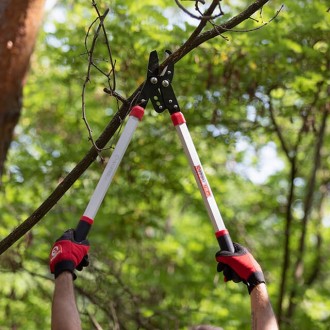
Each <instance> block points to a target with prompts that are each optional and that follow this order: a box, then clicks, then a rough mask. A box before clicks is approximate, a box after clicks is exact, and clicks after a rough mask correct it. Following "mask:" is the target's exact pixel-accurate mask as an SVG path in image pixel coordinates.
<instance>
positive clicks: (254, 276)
mask: <svg viewBox="0 0 330 330" xmlns="http://www.w3.org/2000/svg"><path fill="white" fill-rule="evenodd" d="M233 245H234V248H235V252H234V253H232V252H229V251H218V252H217V253H216V255H215V257H216V260H217V262H218V267H217V270H218V272H223V275H224V280H225V282H227V281H234V282H235V283H238V282H243V283H244V284H246V286H247V288H248V291H249V294H251V291H252V290H253V288H254V287H255V286H257V285H258V284H260V283H265V277H264V274H263V272H262V269H261V267H260V265H259V264H258V263H257V261H256V260H255V259H254V258H253V256H252V254H251V253H250V252H249V251H248V250H247V249H246V248H245V247H244V246H242V245H240V244H237V243H233Z"/></svg>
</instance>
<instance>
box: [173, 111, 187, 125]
mask: <svg viewBox="0 0 330 330" xmlns="http://www.w3.org/2000/svg"><path fill="white" fill-rule="evenodd" d="M171 119H172V123H173V125H174V126H178V125H180V124H184V123H185V122H186V120H185V118H184V116H183V113H182V112H174V113H173V114H172V115H171Z"/></svg>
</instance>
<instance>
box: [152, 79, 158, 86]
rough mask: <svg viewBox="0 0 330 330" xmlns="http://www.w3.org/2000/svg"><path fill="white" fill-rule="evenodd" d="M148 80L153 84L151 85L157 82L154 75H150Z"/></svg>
mask: <svg viewBox="0 0 330 330" xmlns="http://www.w3.org/2000/svg"><path fill="white" fill-rule="evenodd" d="M150 82H151V83H152V84H153V85H156V84H157V83H158V79H157V78H156V77H152V78H150Z"/></svg>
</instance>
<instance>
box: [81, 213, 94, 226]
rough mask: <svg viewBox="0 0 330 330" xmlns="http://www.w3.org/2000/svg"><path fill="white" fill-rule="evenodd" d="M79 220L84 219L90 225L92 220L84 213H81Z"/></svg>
mask: <svg viewBox="0 0 330 330" xmlns="http://www.w3.org/2000/svg"><path fill="white" fill-rule="evenodd" d="M80 220H81V221H85V222H87V223H88V224H90V225H92V224H93V222H94V220H93V219H92V218H89V217H86V216H85V215H83V216H82V217H81V218H80Z"/></svg>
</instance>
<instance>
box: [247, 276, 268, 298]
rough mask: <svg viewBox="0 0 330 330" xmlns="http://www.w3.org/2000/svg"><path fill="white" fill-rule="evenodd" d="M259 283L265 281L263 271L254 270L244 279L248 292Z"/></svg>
mask: <svg viewBox="0 0 330 330" xmlns="http://www.w3.org/2000/svg"><path fill="white" fill-rule="evenodd" d="M260 283H266V281H265V277H264V274H263V272H254V273H253V274H252V275H251V276H250V277H249V278H248V279H247V281H246V283H245V284H246V286H247V288H248V291H249V294H251V292H252V290H253V289H254V288H255V287H256V286H257V285H258V284H260Z"/></svg>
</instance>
